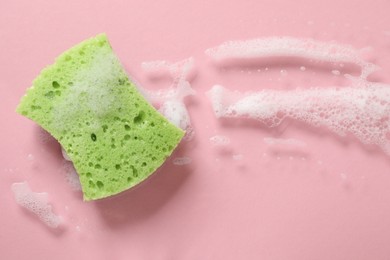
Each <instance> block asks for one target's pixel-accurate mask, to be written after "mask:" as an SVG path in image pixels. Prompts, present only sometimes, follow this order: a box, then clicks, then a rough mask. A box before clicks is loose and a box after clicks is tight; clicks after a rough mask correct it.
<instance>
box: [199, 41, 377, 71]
mask: <svg viewBox="0 0 390 260" xmlns="http://www.w3.org/2000/svg"><path fill="white" fill-rule="evenodd" d="M366 49H367V48H366ZM366 49H363V51H365V50H366ZM206 54H207V55H209V56H210V57H211V58H212V59H214V60H215V61H217V62H223V61H226V60H233V59H253V58H255V59H257V58H264V57H283V56H284V57H299V58H304V59H309V60H318V61H324V62H339V63H352V64H356V65H358V66H360V67H361V69H362V72H361V77H362V78H366V77H367V76H368V75H369V74H371V73H372V72H374V71H376V70H377V69H378V67H377V66H376V65H374V64H372V63H369V62H367V61H365V60H364V59H363V58H362V57H361V56H362V51H359V50H356V49H355V48H353V47H352V46H350V45H345V44H338V43H334V42H322V41H317V40H314V39H299V38H293V37H286V36H285V37H265V38H258V39H253V40H246V41H228V42H225V43H223V44H221V45H219V46H217V47H214V48H210V49H207V50H206Z"/></svg>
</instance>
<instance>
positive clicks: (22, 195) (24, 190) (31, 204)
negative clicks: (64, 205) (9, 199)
mask: <svg viewBox="0 0 390 260" xmlns="http://www.w3.org/2000/svg"><path fill="white" fill-rule="evenodd" d="M11 190H12V191H13V193H14V196H15V200H16V203H18V204H19V205H20V206H22V207H24V208H26V209H27V210H29V211H31V212H33V213H34V214H35V215H37V216H38V217H39V219H40V220H41V221H42V222H43V223H45V224H46V225H47V226H49V227H51V228H57V227H58V226H59V225H60V224H61V222H62V219H61V217H59V216H57V215H55V214H54V213H53V211H52V206H51V205H50V204H48V199H47V196H48V195H47V193H45V192H43V193H36V192H32V191H31V189H30V187H29V185H28V184H27V182H21V183H14V184H12V186H11Z"/></svg>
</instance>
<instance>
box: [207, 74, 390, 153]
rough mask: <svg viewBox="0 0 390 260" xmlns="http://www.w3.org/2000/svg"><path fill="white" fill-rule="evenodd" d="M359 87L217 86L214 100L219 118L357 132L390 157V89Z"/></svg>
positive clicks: (211, 95)
mask: <svg viewBox="0 0 390 260" xmlns="http://www.w3.org/2000/svg"><path fill="white" fill-rule="evenodd" d="M357 82H358V83H357V84H358V86H355V85H353V86H350V87H343V88H337V87H330V88H311V89H296V90H289V91H280V90H269V89H267V90H262V91H258V92H253V93H240V92H238V91H229V90H227V89H225V88H223V87H222V86H218V85H217V86H214V87H213V88H212V89H211V90H210V91H209V92H208V96H209V98H210V100H211V102H212V105H213V109H214V112H215V115H216V116H217V117H247V118H253V119H256V120H259V121H261V122H263V123H264V124H266V125H268V126H270V127H275V126H278V125H279V124H280V123H281V122H282V121H283V120H284V119H285V118H292V119H296V120H299V121H302V122H305V123H307V124H309V125H312V126H316V127H317V126H324V127H327V128H328V129H329V130H331V131H333V132H334V133H336V134H338V135H340V136H345V135H346V134H352V135H354V136H355V137H356V138H358V139H359V140H360V141H361V142H362V143H364V144H375V145H378V146H379V147H381V148H382V149H383V150H384V151H385V152H386V153H387V154H390V86H389V85H385V84H380V83H371V82H364V83H363V81H357Z"/></svg>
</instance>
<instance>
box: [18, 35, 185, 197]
mask: <svg viewBox="0 0 390 260" xmlns="http://www.w3.org/2000/svg"><path fill="white" fill-rule="evenodd" d="M17 112H18V113H20V114H22V115H24V116H26V117H28V118H30V119H32V120H33V121H35V122H37V123H38V124H39V125H40V126H42V127H43V128H44V129H45V130H47V131H48V132H49V133H50V134H51V135H52V136H53V137H54V138H56V139H57V140H58V141H59V142H60V143H61V145H62V147H63V148H64V149H65V151H66V153H67V154H68V156H69V157H70V159H71V160H72V161H73V163H74V166H75V168H76V170H77V172H78V174H79V176H80V182H81V185H82V189H83V193H84V200H95V199H100V198H104V197H107V196H111V195H114V194H117V193H119V192H122V191H124V190H126V189H128V188H130V187H133V186H135V185H137V184H138V183H140V182H142V181H143V180H145V179H146V178H147V177H148V176H149V175H151V174H152V173H153V172H154V171H155V170H156V169H157V168H158V167H159V166H160V165H161V164H162V163H163V162H164V161H165V160H166V158H167V157H168V156H169V155H170V154H171V153H172V151H173V150H174V149H175V147H176V146H177V145H178V143H179V142H180V140H181V138H182V137H183V135H184V132H183V131H182V130H181V129H179V128H177V127H176V126H174V125H172V124H171V123H170V122H168V120H166V119H165V118H164V117H163V116H161V115H160V114H159V113H158V112H157V111H156V110H155V109H154V108H153V107H152V106H151V105H150V104H149V103H148V102H147V101H146V100H145V99H144V98H143V97H142V95H141V94H140V93H139V92H138V91H137V89H136V87H135V85H134V83H132V82H131V81H130V80H129V78H128V76H127V75H126V72H125V71H124V69H123V67H122V65H121V64H120V62H119V60H118V58H117V57H116V56H115V54H114V53H113V51H112V48H111V46H110V44H109V42H108V40H107V37H106V36H105V35H104V34H101V35H98V36H96V37H95V38H91V39H88V40H86V41H84V42H82V43H80V44H78V45H76V46H75V47H73V48H71V49H69V50H68V51H66V52H65V53H63V54H62V55H60V56H59V57H58V58H57V59H56V62H55V63H54V64H53V65H51V66H48V67H47V68H45V69H44V70H42V72H41V74H40V75H39V76H38V77H37V78H36V79H35V80H34V82H33V86H32V87H31V88H29V89H28V91H27V94H26V95H25V96H24V97H23V98H22V101H21V102H20V104H19V106H18V108H17Z"/></svg>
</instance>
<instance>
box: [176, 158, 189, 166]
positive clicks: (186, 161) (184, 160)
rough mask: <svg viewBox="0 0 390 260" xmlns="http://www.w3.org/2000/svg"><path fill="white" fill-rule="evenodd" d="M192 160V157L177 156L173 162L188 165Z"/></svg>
mask: <svg viewBox="0 0 390 260" xmlns="http://www.w3.org/2000/svg"><path fill="white" fill-rule="evenodd" d="M191 162H192V159H191V158H190V157H176V158H175V159H173V164H174V165H178V166H182V165H187V164H190V163H191Z"/></svg>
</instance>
